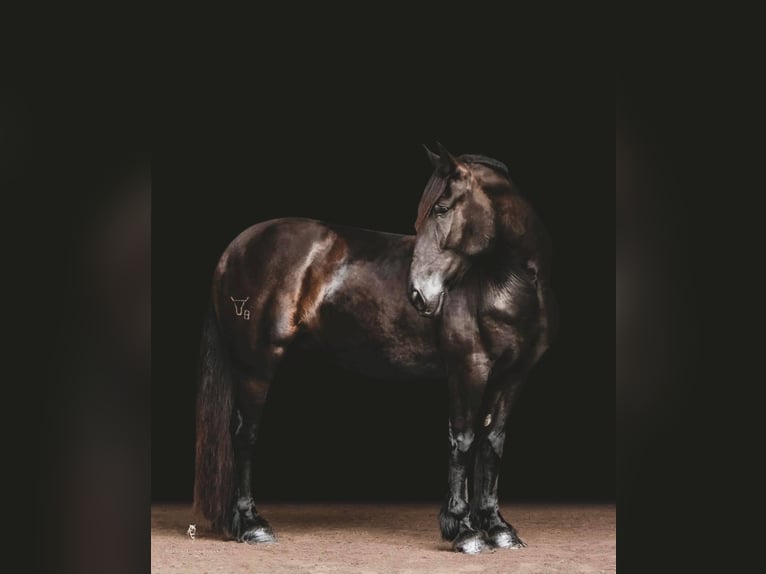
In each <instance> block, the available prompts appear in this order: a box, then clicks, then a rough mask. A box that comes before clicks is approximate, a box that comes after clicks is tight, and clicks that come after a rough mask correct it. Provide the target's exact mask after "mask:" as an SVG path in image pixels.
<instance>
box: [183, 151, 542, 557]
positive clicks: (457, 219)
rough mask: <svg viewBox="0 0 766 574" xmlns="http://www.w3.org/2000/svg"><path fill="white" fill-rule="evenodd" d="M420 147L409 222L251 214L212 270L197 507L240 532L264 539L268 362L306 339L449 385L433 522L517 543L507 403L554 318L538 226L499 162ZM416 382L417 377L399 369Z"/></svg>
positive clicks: (220, 526)
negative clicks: (411, 227)
mask: <svg viewBox="0 0 766 574" xmlns="http://www.w3.org/2000/svg"><path fill="white" fill-rule="evenodd" d="M439 151H440V154H439V155H436V154H433V153H431V152H430V151H429V152H428V154H429V157H430V159H431V161H432V163H433V164H434V167H435V170H434V173H433V175H432V176H431V179H430V180H429V182H428V185H427V186H426V190H425V192H424V193H423V197H422V199H421V202H420V206H419V208H418V217H417V221H416V224H415V227H416V231H417V235H416V236H403V235H394V234H390V233H380V232H376V231H368V230H363V229H356V228H350V227H343V226H339V225H332V224H327V223H322V222H319V221H313V220H307V219H278V220H273V221H267V222H263V223H259V224H257V225H254V226H253V227H250V228H249V229H247V230H245V231H244V232H243V233H242V234H240V235H239V236H238V237H237V238H236V239H234V241H233V242H232V243H231V244H230V245H229V246H228V247H227V249H226V250H225V251H224V253H223V255H222V256H221V259H220V261H219V263H218V266H217V268H216V270H215V273H214V277H213V284H212V296H211V309H210V312H209V317H208V321H207V325H206V327H205V332H204V336H203V342H202V373H201V381H200V387H199V393H198V398H197V449H196V480H195V490H194V495H195V496H194V498H195V507H196V508H197V509H198V510H199V511H201V512H202V513H203V514H204V515H205V516H206V517H207V518H208V519H210V520H211V522H212V524H213V527H214V528H215V529H216V530H218V531H221V532H223V533H224V534H225V535H226V536H228V537H231V538H234V539H236V540H238V541H246V542H272V541H274V540H275V537H274V533H273V531H272V530H271V527H270V526H269V524H268V522H267V521H266V520H265V519H264V518H263V517H261V516H260V515H259V514H258V512H257V510H256V507H255V503H254V501H253V497H252V493H251V471H252V465H253V447H254V445H255V441H256V436H257V432H258V424H259V420H260V417H261V413H262V410H263V406H264V403H265V401H266V397H267V394H268V390H269V386H270V384H271V382H272V380H273V379H274V376H275V373H276V371H277V368H278V367H279V364H280V361H281V359H282V357H283V356H284V354H285V351H286V350H287V349H288V347H290V346H292V345H298V344H305V345H312V346H314V347H315V348H320V349H323V350H325V351H326V352H328V353H330V354H331V355H332V356H334V357H335V358H337V360H338V361H339V362H340V363H342V364H345V365H346V366H349V367H352V368H355V369H357V370H358V371H359V372H362V373H365V374H371V375H373V376H376V377H383V378H406V379H412V380H413V381H415V380H417V379H424V378H438V377H440V378H442V379H446V380H447V382H448V386H449V397H450V412H449V425H448V428H449V442H450V447H451V448H450V459H449V475H448V494H447V498H446V500H445V503H444V506H443V508H442V510H441V513H440V524H441V532H442V535H443V537H444V538H445V539H447V540H450V541H452V542H453V547H454V548H455V549H456V550H458V551H463V552H470V553H475V552H479V551H481V550H482V549H483V548H484V547H486V546H487V545H490V546H494V547H504V548H508V547H511V548H518V547H520V546H523V545H524V543H523V542H522V541H521V539H520V538H519V537H518V536H517V534H516V531H515V530H514V528H513V527H512V526H511V525H510V524H509V523H507V522H506V521H505V520H504V519H503V517H502V516H501V515H500V513H499V510H498V498H497V481H498V471H499V467H500V459H501V456H502V451H503V443H504V440H505V430H504V429H505V425H506V422H507V418H508V413H509V410H510V408H511V404H512V402H513V397H514V396H515V395H516V393H517V391H518V389H519V388H520V386H521V385H522V384H523V383H524V381H525V379H526V377H527V374H528V372H529V370H530V369H531V368H532V366H533V365H534V364H535V363H536V362H537V360H538V359H539V358H540V356H541V355H542V353H543V352H544V351H545V349H546V348H547V347H548V344H549V340H550V337H551V334H552V332H553V324H554V321H555V304H554V301H553V297H552V294H551V291H550V289H549V276H550V247H549V240H548V236H547V234H546V232H545V230H544V229H543V226H542V224H541V223H540V220H539V219H538V217H537V216H536V214H535V213H534V211H533V210H532V208H531V206H530V205H529V203H528V201H527V200H526V199H525V198H524V197H523V196H522V195H521V194H520V193H519V192H518V191H517V190H516V189H515V187H514V186H513V184H512V183H511V181H510V179H509V177H508V171H507V168H506V167H505V166H504V165H503V164H501V163H500V162H498V161H496V160H493V159H490V158H487V157H483V156H473V155H463V156H460V157H458V158H455V157H453V156H452V155H450V154H449V152H447V151H446V150H445V149H444V148H443V147H441V146H439ZM413 384H415V383H413Z"/></svg>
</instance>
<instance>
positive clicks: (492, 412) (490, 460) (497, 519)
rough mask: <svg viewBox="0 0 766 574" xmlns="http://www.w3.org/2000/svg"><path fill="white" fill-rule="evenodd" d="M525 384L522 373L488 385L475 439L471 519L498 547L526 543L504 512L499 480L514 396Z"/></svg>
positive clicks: (512, 546) (493, 544) (492, 543)
mask: <svg viewBox="0 0 766 574" xmlns="http://www.w3.org/2000/svg"><path fill="white" fill-rule="evenodd" d="M520 384H521V378H520V377H510V378H508V379H507V380H503V381H502V383H501V384H500V385H498V386H494V385H492V384H490V385H489V388H488V389H487V396H486V397H485V401H484V403H483V408H484V409H485V411H486V412H482V413H481V414H482V416H483V418H482V424H481V429H480V430H479V431H478V432H477V436H476V439H475V445H474V448H475V456H474V461H473V463H474V467H473V493H472V497H471V522H472V524H473V525H474V526H475V527H476V528H478V529H480V530H481V531H483V532H485V533H486V535H487V538H488V541H489V543H490V544H491V545H492V546H493V547H496V548H522V547H524V546H526V544H525V543H524V542H523V541H522V540H521V538H519V536H518V534H517V533H516V529H515V528H514V527H513V526H511V524H510V523H508V522H506V520H505V519H504V518H503V516H502V515H501V514H500V507H499V503H498V496H497V483H498V480H499V473H500V462H501V460H502V456H503V446H504V445H505V427H506V423H507V421H508V414H509V412H510V410H511V404H512V402H513V398H514V396H515V394H516V392H517V390H518V388H519V385H520Z"/></svg>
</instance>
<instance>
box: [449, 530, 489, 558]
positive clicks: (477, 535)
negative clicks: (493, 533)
mask: <svg viewBox="0 0 766 574" xmlns="http://www.w3.org/2000/svg"><path fill="white" fill-rule="evenodd" d="M452 548H453V550H455V552H463V553H465V554H479V553H480V552H481V551H482V550H484V549H485V548H487V543H486V542H485V541H484V535H483V534H482V533H481V532H478V531H476V530H467V531H465V532H463V533H461V534H459V535H458V537H457V538H455V541H454V542H453V543H452Z"/></svg>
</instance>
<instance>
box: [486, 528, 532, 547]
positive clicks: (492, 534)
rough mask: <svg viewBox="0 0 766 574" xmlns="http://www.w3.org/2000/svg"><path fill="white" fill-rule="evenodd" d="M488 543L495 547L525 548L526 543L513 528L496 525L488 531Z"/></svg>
mask: <svg viewBox="0 0 766 574" xmlns="http://www.w3.org/2000/svg"><path fill="white" fill-rule="evenodd" d="M488 537H489V543H490V544H491V545H492V546H493V547H495V548H512V549H514V550H515V549H518V548H526V546H527V545H526V543H525V542H524V541H523V540H522V539H521V538H519V537H518V535H517V534H516V532H515V531H514V530H511V529H509V528H506V527H505V526H496V527H495V528H492V529H491V530H490V531H489V534H488Z"/></svg>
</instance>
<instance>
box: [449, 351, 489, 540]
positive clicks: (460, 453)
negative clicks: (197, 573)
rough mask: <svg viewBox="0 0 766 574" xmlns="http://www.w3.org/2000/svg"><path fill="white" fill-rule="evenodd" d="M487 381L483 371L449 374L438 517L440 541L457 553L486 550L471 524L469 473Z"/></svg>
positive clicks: (464, 370)
mask: <svg viewBox="0 0 766 574" xmlns="http://www.w3.org/2000/svg"><path fill="white" fill-rule="evenodd" d="M485 381H486V374H485V372H484V369H482V368H480V367H478V366H475V365H474V366H468V367H467V368H465V367H464V368H461V369H460V370H459V371H458V372H454V373H452V374H450V376H449V378H448V384H449V395H450V396H449V402H450V416H449V445H450V450H449V471H448V492H447V498H446V500H445V502H444V505H443V506H442V509H441V512H440V513H439V524H440V526H441V533H442V537H443V538H444V539H445V540H449V541H451V542H452V547H453V548H454V549H455V550H457V551H458V552H467V553H469V554H475V553H478V552H481V551H482V550H483V549H484V548H485V547H486V546H487V544H486V541H485V537H484V534H483V533H482V532H481V531H480V530H479V529H478V528H476V526H475V525H474V524H473V522H472V519H473V517H472V515H471V512H470V510H471V508H470V499H469V478H470V477H469V471H470V469H471V467H472V466H473V456H474V436H475V433H474V428H475V422H476V418H477V416H478V412H479V408H480V406H481V399H482V393H483V390H484V386H485Z"/></svg>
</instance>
